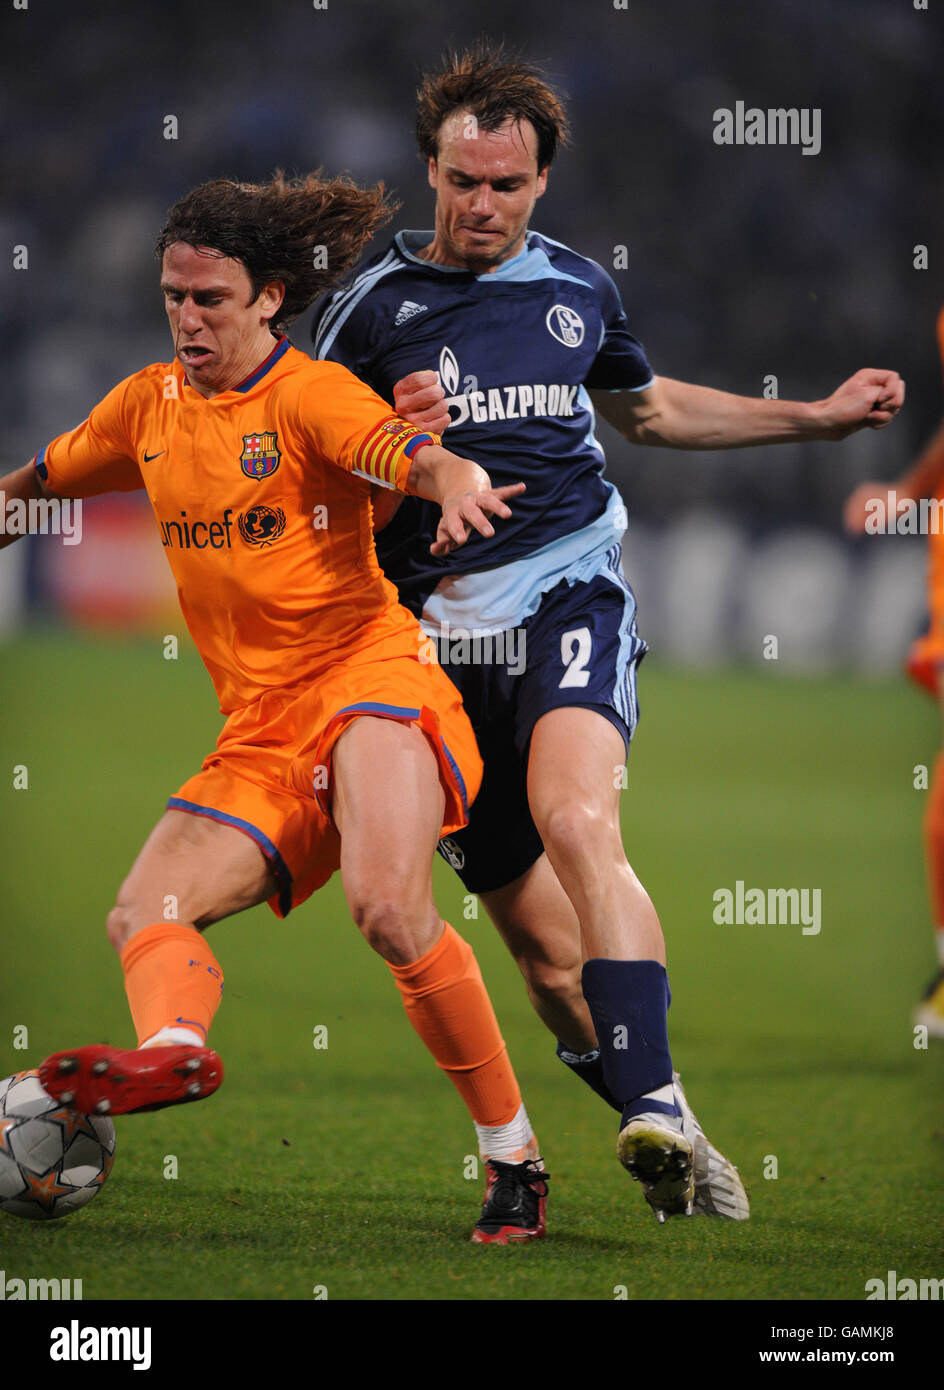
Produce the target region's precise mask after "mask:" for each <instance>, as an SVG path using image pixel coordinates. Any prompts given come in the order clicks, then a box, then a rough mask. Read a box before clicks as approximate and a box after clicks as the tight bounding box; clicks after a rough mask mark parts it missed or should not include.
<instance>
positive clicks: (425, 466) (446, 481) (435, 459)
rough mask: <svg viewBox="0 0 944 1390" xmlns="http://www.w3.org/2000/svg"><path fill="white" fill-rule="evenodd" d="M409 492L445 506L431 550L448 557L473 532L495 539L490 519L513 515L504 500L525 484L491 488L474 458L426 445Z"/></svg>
mask: <svg viewBox="0 0 944 1390" xmlns="http://www.w3.org/2000/svg"><path fill="white" fill-rule="evenodd" d="M406 490H407V492H412V493H414V494H415V495H416V496H417V497H426V498H428V499H429V500H430V501H431V502H438V504H439V505H440V506H441V507H442V512H443V514H442V517H441V519H440V522H439V530H438V531H437V533H436V539H435V541H434V542H433V544H432V545H431V546H430V550H431V552H432V553H433V555H448V554H449V552H450V550H455V549H456V548H457V547H458V546H460V545H464V544H465V542H466V541H467V540H468V539H469V536H470V535H471V534H472V531H478V532H479V534H480V535H483V536H493V535H494V534H495V528H494V527H493V526H492V524H491V522H490V521H489V517H490V516H500V517H508V516H511V508H510V507H509V506H508V504H507V502H506V500H505V499H506V498H508V497H515V496H517V494H518V493H519V492H524V483H511V484H509V485H508V486H507V487H492V482H491V479H490V478H489V476H488V474H487V473H486V472H485V469H484V468H480V467H479V465H478V464H477V463H473V462H472V460H471V459H464V458H460V457H459V455H458V454H453V453H450V451H449V450H448V449H444V448H443V447H442V445H441V444H423V445H422V446H421V447H420V448H419V449H417V450H416V453H415V454H414V455H413V463H412V465H411V467H410V472H409V476H408V477H407V483H406Z"/></svg>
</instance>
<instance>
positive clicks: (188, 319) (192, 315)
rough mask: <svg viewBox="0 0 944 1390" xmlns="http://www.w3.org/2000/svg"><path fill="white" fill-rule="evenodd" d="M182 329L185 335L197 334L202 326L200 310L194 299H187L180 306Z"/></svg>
mask: <svg viewBox="0 0 944 1390" xmlns="http://www.w3.org/2000/svg"><path fill="white" fill-rule="evenodd" d="M179 321H180V327H181V329H182V330H183V332H184V333H196V331H197V330H198V328H199V327H200V325H201V322H202V320H201V318H200V310H199V309H198V308H197V306H196V304H194V302H193V300H192V299H185V300H184V302H183V304H181V306H180V320H179Z"/></svg>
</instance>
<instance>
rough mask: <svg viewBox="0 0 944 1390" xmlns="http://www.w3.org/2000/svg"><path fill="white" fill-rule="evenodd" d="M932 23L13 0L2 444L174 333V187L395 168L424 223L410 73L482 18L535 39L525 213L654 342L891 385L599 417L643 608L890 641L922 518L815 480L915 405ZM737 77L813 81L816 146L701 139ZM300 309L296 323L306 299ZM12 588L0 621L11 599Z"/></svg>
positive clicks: (32, 568) (942, 220)
mask: <svg viewBox="0 0 944 1390" xmlns="http://www.w3.org/2000/svg"><path fill="white" fill-rule="evenodd" d="M933 23H934V19H933V17H932V16H929V14H928V13H926V12H922V11H918V10H915V9H914V8H913V7H912V5H911V4H910V3H900V4H894V5H890V4H888V3H886V0H764V3H763V4H762V5H757V4H756V3H745V0H732V2H731V3H726V4H725V5H723V6H721V5H705V4H704V3H703V0H676V2H675V3H674V4H673V5H671V6H665V5H663V4H658V3H655V0H639V2H638V3H634V2H633V0H628V3H627V7H626V8H625V9H618V8H617V7H616V5H614V4H609V3H607V4H603V3H600V4H599V5H594V6H592V7H591V6H589V5H584V4H582V3H581V4H578V3H577V0H539V3H528V2H527V0H517V3H509V0H488V3H485V4H479V5H472V4H463V3H458V4H456V5H453V6H450V7H448V8H443V9H440V8H439V7H430V6H429V5H428V3H427V0H387V3H383V4H381V3H373V2H372V0H327V4H326V6H324V7H322V8H318V7H316V5H313V4H311V3H309V0H273V2H272V3H270V4H267V5H265V6H262V5H259V4H258V3H255V2H252V3H250V2H249V0H227V3H226V4H225V5H223V4H221V3H210V4H207V5H204V6H200V7H196V6H193V5H191V4H189V3H183V0H162V3H161V4H159V5H152V4H135V5H127V4H123V3H117V2H116V0H99V2H98V3H95V4H92V3H81V2H80V0H49V3H47V4H44V5H42V6H40V5H39V4H35V3H34V4H32V5H31V6H28V8H27V9H26V10H25V11H19V12H14V13H8V14H7V15H6V16H5V19H4V32H5V42H4V49H5V57H4V59H3V66H4V83H3V87H2V96H0V103H2V105H0V109H2V111H3V120H4V128H5V130H6V131H7V132H8V134H7V138H6V139H5V140H4V141H3V142H2V144H0V179H2V185H3V188H4V196H3V199H2V204H0V208H2V210H0V227H2V232H3V237H2V240H3V244H5V245H6V246H7V247H13V246H26V247H27V248H28V253H29V265H28V270H13V269H11V268H10V256H9V253H8V255H7V266H6V269H5V270H4V300H5V303H6V304H7V313H8V325H9V326H8V330H7V332H6V333H5V334H3V335H2V338H0V354H2V358H3V411H4V424H5V442H6V450H5V453H6V458H7V464H6V465H5V466H9V467H13V466H16V465H17V464H18V463H19V462H21V461H23V460H24V459H25V458H28V457H29V456H30V455H31V454H32V453H33V452H34V450H35V449H36V447H37V446H38V445H40V444H42V443H44V442H45V441H46V440H47V439H48V438H50V437H52V436H53V435H54V434H56V433H57V432H58V431H59V430H61V429H64V428H67V427H69V426H71V425H72V424H74V423H76V422H77V421H78V420H79V419H81V418H83V417H84V415H85V414H86V413H87V411H88V408H89V406H90V405H91V404H92V403H93V402H94V401H95V400H97V399H98V398H100V396H101V395H103V394H104V393H105V391H106V390H107V389H108V388H109V387H110V386H111V385H113V384H114V383H115V382H116V381H117V380H119V379H120V378H121V377H123V376H125V375H127V374H128V373H130V372H131V371H134V370H136V369H137V368H138V367H139V366H141V365H142V364H144V363H145V362H148V361H152V360H160V359H162V358H163V357H164V356H165V355H166V354H167V348H168V343H167V330H166V325H165V322H164V319H163V314H162V309H161V303H160V298H159V295H158V293H157V276H156V263H155V261H154V260H153V257H152V247H153V243H154V239H155V236H156V233H157V231H158V229H159V228H160V225H161V223H162V220H163V214H164V211H165V209H166V207H167V206H168V205H169V204H170V203H171V202H172V201H173V200H174V199H175V198H176V197H178V196H179V195H180V193H181V192H182V191H184V190H185V189H186V188H187V187H189V186H191V185H193V184H195V183H198V182H201V181H203V180H204V179H206V178H210V177H215V176H218V175H229V176H235V177H239V178H242V179H255V178H261V177H265V176H266V175H267V174H269V173H270V172H271V171H272V170H273V169H274V168H275V167H277V166H280V167H283V168H285V169H287V170H289V171H304V170H307V169H309V168H313V167H317V166H318V165H323V166H324V167H325V168H326V169H328V170H330V171H332V172H334V171H337V170H339V169H348V170H350V171H351V172H352V173H353V174H354V175H355V176H356V177H357V178H359V179H362V180H375V179H378V178H383V179H384V180H385V181H386V182H387V183H388V184H389V185H391V186H392V187H393V188H394V189H395V190H396V191H397V194H398V196H399V197H400V198H401V200H402V203H403V208H402V211H401V213H400V214H399V216H398V222H399V224H400V225H406V226H413V227H416V226H428V225H429V224H430V220H431V209H432V195H431V193H430V190H429V189H428V188H427V186H426V183H425V173H424V170H423V168H422V166H421V164H420V162H419V160H418V158H417V156H416V152H415V146H414V144H413V139H412V107H413V91H414V88H415V84H416V76H417V73H418V71H419V70H420V68H421V67H422V66H423V65H424V64H426V63H429V62H430V61H432V60H434V59H435V57H436V56H437V55H438V54H439V53H440V52H441V51H442V50H443V48H444V47H445V46H446V45H447V44H448V43H450V42H452V43H455V44H458V45H462V44H463V43H465V42H467V41H469V40H471V39H473V38H475V37H476V36H478V35H479V34H482V33H485V34H488V35H489V36H490V37H492V38H498V37H504V38H505V39H506V40H507V41H508V42H509V44H510V45H512V46H514V47H521V48H522V49H523V50H524V51H525V52H526V53H527V54H528V56H530V57H533V58H534V59H535V60H537V61H540V62H542V63H543V64H545V65H546V67H547V69H548V70H549V72H550V74H551V76H552V78H553V79H554V80H555V81H556V83H557V84H558V85H559V87H560V88H561V89H562V90H563V91H564V93H565V94H566V95H567V97H568V98H569V104H570V112H571V116H572V120H573V127H574V138H573V144H572V146H571V148H570V149H568V150H565V151H564V152H563V154H562V155H561V157H560V159H559V161H558V163H557V164H556V165H555V167H554V169H553V171H552V176H551V180H550V183H549V187H548V193H547V195H546V197H545V199H544V200H543V202H542V203H540V204H539V205H538V208H537V210H536V215H535V218H534V225H535V227H536V228H537V229H538V230H540V231H543V232H545V233H546V234H548V235H550V236H552V237H555V238H556V239H559V240H561V241H564V242H567V243H568V244H570V245H572V246H574V247H575V249H577V250H580V251H582V252H584V253H585V254H589V255H592V256H593V257H594V258H595V259H597V260H599V261H600V262H601V263H602V264H603V265H604V266H606V267H607V268H609V269H610V270H611V273H612V274H613V276H614V279H615V280H616V282H617V284H618V286H619V288H620V290H621V292H622V294H623V297H624V303H625V305H626V308H627V312H628V315H629V319H630V324H631V326H632V328H633V331H634V332H636V334H637V336H638V337H640V338H641V339H642V341H643V342H644V343H645V345H646V348H647V351H648V353H649V356H650V358H651V360H652V362H653V364H654V367H655V369H656V371H658V372H661V373H662V374H664V375H667V376H676V377H680V378H683V379H686V380H690V381H697V382H702V383H704V384H706V385H712V386H717V387H722V388H726V389H729V390H734V391H739V392H743V393H745V394H753V395H758V394H760V393H761V391H762V390H763V385H764V379H765V377H768V376H770V375H773V376H776V377H777V381H778V386H779V394H780V395H782V396H788V397H793V398H809V399H813V398H817V397H821V396H824V395H826V394H828V393H829V391H830V390H832V389H833V387H834V386H835V385H837V384H838V383H839V382H840V381H841V380H842V379H843V378H844V377H846V376H847V375H849V374H850V373H851V372H852V371H854V370H855V369H856V368H858V367H860V366H867V365H875V366H888V367H895V368H897V369H898V370H899V371H901V373H902V375H903V376H904V377H905V378H906V380H907V382H908V390H909V402H908V406H907V409H906V412H905V414H904V415H903V416H902V418H901V419H900V420H899V421H898V422H896V424H895V425H894V426H893V428H892V429H891V430H888V431H885V432H881V433H878V434H875V433H872V432H869V431H866V432H865V433H864V434H862V435H859V436H856V437H855V439H854V440H851V441H848V442H846V443H844V444H842V445H839V446H836V445H829V444H813V445H807V446H805V447H800V446H778V447H776V448H774V449H768V450H765V451H761V450H743V451H734V452H728V453H726V454H721V453H717V454H715V453H711V454H697V453H690V454H685V453H676V452H673V453H668V452H666V451H661V450H643V449H633V448H631V447H630V446H629V445H627V444H625V443H624V442H623V441H622V440H620V439H619V438H618V437H617V436H615V435H614V434H613V433H612V432H611V431H609V430H608V429H607V428H606V427H601V431H600V437H601V439H602V440H603V442H604V444H605V445H606V446H607V449H608V458H609V468H610V474H611V476H612V477H613V479H614V481H616V482H617V484H618V485H619V486H620V487H621V489H622V492H623V495H624V498H625V500H626V502H627V504H628V506H629V510H630V516H631V531H630V538H629V543H628V545H627V557H628V558H627V570H628V573H629V575H630V578H631V579H632V580H633V581H634V582H635V583H636V585H637V587H638V589H639V591H640V599H641V615H642V622H643V626H644V630H645V631H646V634H647V636H649V637H650V640H652V638H653V636H655V637H656V639H657V640H656V643H655V645H656V646H657V647H658V646H659V645H661V646H662V648H663V649H664V650H665V651H666V652H667V653H668V654H669V655H671V656H672V657H673V658H676V659H682V660H685V659H692V660H710V659H713V658H714V659H726V658H730V657H736V658H743V657H745V656H748V657H749V656H751V655H756V654H757V651H758V650H759V648H758V646H757V642H756V638H757V633H756V631H755V628H756V627H757V626H758V625H759V627H760V628H762V629H763V630H764V632H769V631H776V630H778V629H776V628H774V627H773V621H774V620H775V619H776V620H777V621H780V622H782V623H783V624H786V625H787V627H789V626H790V625H791V624H792V625H793V627H794V628H796V630H797V634H798V641H799V642H800V646H799V647H796V646H794V647H792V648H791V650H792V651H793V652H794V655H795V656H797V657H798V664H804V663H806V664H811V665H814V666H815V665H818V664H825V665H829V664H834V663H835V662H837V661H840V662H851V663H852V664H853V665H858V666H865V667H874V668H876V669H885V668H886V667H888V666H890V665H893V664H894V662H895V661H896V660H897V657H898V653H899V652H900V651H901V650H902V649H903V648H904V646H905V645H906V643H907V641H908V639H909V637H910V636H911V635H912V634H913V630H914V627H915V626H916V625H917V624H918V622H919V621H920V613H921V607H922V599H921V593H920V575H921V571H922V566H923V547H922V544H921V542H920V541H919V540H912V539H906V538H887V539H885V538H883V539H882V540H879V539H877V538H870V539H868V540H863V541H859V542H857V543H852V542H848V541H846V540H844V539H843V537H842V536H841V534H840V531H839V509H840V504H841V500H842V498H843V497H844V495H845V493H846V492H847V491H848V490H849V489H850V488H851V487H852V485H853V484H854V483H855V482H856V481H858V480H860V479H862V478H864V477H868V476H873V475H877V476H879V477H892V476H894V475H895V474H897V473H898V472H899V471H900V470H901V469H902V468H903V467H904V465H905V464H906V462H907V461H908V460H909V458H910V457H911V456H912V455H913V453H914V451H915V449H916V448H917V446H918V445H919V444H920V442H921V441H922V439H923V438H924V437H925V436H926V435H927V434H928V433H929V432H930V430H931V428H932V427H933V425H934V423H935V422H936V419H937V417H938V415H939V414H940V409H941V396H942V393H941V383H940V369H939V364H938V362H937V360H936V354H935V344H934V320H935V317H936V313H937V309H938V307H939V305H940V302H941V300H942V298H944V277H942V275H941V271H940V266H939V264H938V262H939V261H940V251H939V246H940V243H939V241H938V243H937V245H935V235H936V233H937V232H938V230H939V228H940V227H941V226H942V224H944V188H942V182H941V179H940V172H939V159H938V158H936V157H935V155H934V152H935V151H940V149H941V148H942V147H944V114H942V110H941V108H940V105H939V104H937V105H936V104H935V103H934V101H933V98H932V93H933V92H934V90H935V86H936V84H937V80H938V72H939V62H938V59H937V57H936V55H935V51H934V40H933V29H932V27H931V26H932V25H933ZM737 100H743V101H745V102H746V103H747V104H748V105H757V106H761V107H778V106H784V107H790V106H796V107H819V108H821V110H822V131H823V149H822V152H821V153H820V154H819V155H817V156H816V157H815V158H807V157H804V156H803V155H802V154H801V152H800V150H799V149H798V148H796V147H792V148H791V147H784V148H745V147H740V148H737V147H719V146H717V145H715V144H714V142H713V140H712V132H713V121H712V115H713V112H714V111H715V109H716V108H719V107H733V106H734V104H735V102H736V101H737ZM168 115H173V116H175V117H176V121H177V138H176V139H165V138H164V133H165V129H166V128H167V127H166V122H165V118H166V117H167V116H168ZM920 244H924V245H927V246H928V247H929V256H930V266H929V269H928V270H926V271H919V270H916V269H914V267H913V247H914V246H916V245H920ZM618 247H625V248H626V258H627V261H628V266H627V268H626V269H614V248H618ZM293 336H294V338H295V341H296V343H297V345H298V346H301V347H306V346H307V344H308V335H307V327H306V324H305V322H304V321H301V322H299V324H298V325H297V327H296V330H295V333H294V335H293ZM37 549H38V544H37V543H36V542H31V543H30V544H29V545H28V546H22V547H21V546H18V547H14V551H20V550H24V551H25V550H29V551H30V552H31V554H30V556H29V559H28V560H24V559H23V558H22V557H20V558H18V559H17V560H16V561H15V562H14V561H12V560H11V561H10V569H11V570H12V567H13V564H14V563H15V564H16V566H17V568H18V570H21V571H22V570H24V569H25V570H26V571H28V572H29V576H28V577H29V586H28V588H29V593H30V594H31V595H33V597H34V598H35V597H36V596H37V595H39V596H40V598H42V596H43V595H44V594H45V595H46V596H47V597H48V595H49V592H50V581H49V579H48V576H45V577H44V575H43V573H42V572H41V571H42V569H43V566H44V564H45V562H44V561H43V560H42V559H35V558H34V554H33V553H34V552H36V551H37ZM56 549H57V550H59V551H62V549H63V548H61V547H58V546H57V547H56ZM76 549H77V550H84V549H85V547H84V546H83V547H77V548H76ZM11 555H12V552H11ZM65 558H67V559H68V561H69V563H72V564H76V565H78V564H82V563H84V564H87V563H89V561H84V562H83V561H80V560H79V559H78V557H77V556H75V555H72V556H69V557H65ZM126 558H127V557H126ZM63 559H64V557H63V555H62V554H60V556H59V559H58V560H57V562H56V563H57V564H58V563H60V562H62V561H63ZM132 563H133V561H132ZM5 572H6V571H5ZM771 575H775V576H776V578H775V579H771V577H770V576H771ZM57 582H58V583H59V584H61V583H63V582H64V583H65V584H66V586H68V582H69V581H68V578H67V579H66V580H65V581H63V580H62V579H61V577H60V580H59V581H57ZM53 587H55V586H53ZM870 605H871V606H870ZM7 609H8V613H7V625H8V626H11V625H12V624H13V622H14V621H15V613H14V607H13V604H12V600H11V599H10V598H9V595H8V597H7ZM709 609H710V612H709ZM772 609H773V610H774V613H775V618H772V617H771V611H772ZM18 611H19V606H18V605H17V607H16V612H18ZM0 622H2V619H0ZM653 624H655V628H653ZM889 625H890V628H889ZM905 628H907V630H905ZM780 630H786V627H784V628H782V629H780ZM791 630H792V629H791ZM839 634H842V639H841V640H840V637H839ZM883 644H884V645H883ZM787 645H788V647H789V646H790V644H787ZM801 649H802V650H801ZM803 652H805V656H803V655H802V653H803ZM782 655H783V656H784V657H785V658H787V657H788V652H786V651H782ZM787 664H789V661H788V662H787Z"/></svg>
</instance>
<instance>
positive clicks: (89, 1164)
mask: <svg viewBox="0 0 944 1390" xmlns="http://www.w3.org/2000/svg"><path fill="white" fill-rule="evenodd" d="M114 1159H115V1126H114V1125H113V1124H112V1122H111V1120H108V1119H105V1118H103V1117H102V1116H99V1115H80V1114H79V1113H78V1112H77V1111H75V1110H68V1109H67V1108H66V1107H65V1106H63V1105H60V1104H59V1102H58V1101H57V1100H54V1099H53V1097H52V1096H51V1095H50V1094H49V1093H48V1091H45V1090H43V1087H42V1086H41V1085H40V1081H39V1075H38V1073H37V1072H35V1071H18V1072H17V1073H16V1075H15V1076H6V1077H4V1078H3V1080H2V1081H0V1211H8V1212H10V1213H11V1214H12V1215H13V1216H25V1217H26V1218H27V1219H28V1220H30V1221H51V1220H53V1219H54V1218H55V1217H57V1216H68V1215H69V1213H70V1212H73V1211H78V1209H79V1207H84V1206H85V1204H86V1202H90V1201H91V1200H92V1198H93V1197H94V1196H95V1194H96V1192H99V1191H100V1190H101V1186H102V1183H103V1182H104V1181H105V1179H106V1178H107V1177H108V1174H109V1173H110V1172H111V1165H112V1163H113V1162H114Z"/></svg>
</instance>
